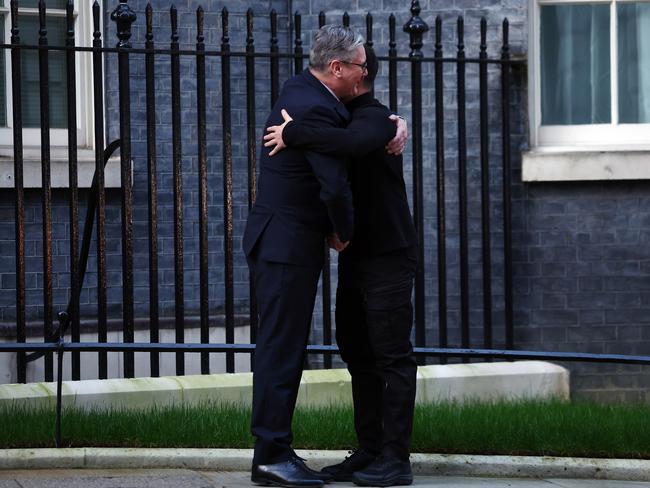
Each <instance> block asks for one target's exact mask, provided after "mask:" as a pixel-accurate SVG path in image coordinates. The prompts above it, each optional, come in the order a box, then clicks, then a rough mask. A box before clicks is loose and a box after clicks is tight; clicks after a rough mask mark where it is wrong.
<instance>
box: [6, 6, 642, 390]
mask: <svg viewBox="0 0 650 488" xmlns="http://www.w3.org/2000/svg"><path fill="white" fill-rule="evenodd" d="M129 3H130V5H131V7H132V8H133V9H134V10H135V11H136V13H137V14H138V21H137V22H136V24H134V27H133V38H132V40H133V43H134V45H135V46H141V45H142V44H143V41H144V32H143V29H144V8H145V5H146V2H145V1H143V0H137V1H131V2H129ZM226 3H227V6H228V9H229V11H230V12H231V20H230V40H231V44H232V49H233V50H235V51H241V50H243V48H244V41H245V17H244V12H245V10H246V9H247V8H248V6H249V4H250V5H252V7H253V9H254V13H255V46H256V48H257V49H258V50H259V51H265V50H267V49H268V44H269V21H268V12H269V11H270V9H271V8H275V9H276V11H277V12H278V14H279V19H278V20H279V22H278V26H279V30H280V34H279V44H280V49H281V50H282V51H286V50H288V49H291V48H292V39H290V35H289V25H288V18H287V12H288V3H289V2H283V1H279V0H268V1H264V2H246V1H243V0H237V1H228V2H225V1H209V2H207V3H204V7H205V9H206V43H207V48H208V49H219V46H220V42H221V20H220V12H221V9H222V7H223V6H224V4H226ZM420 3H421V6H422V13H421V16H422V18H423V19H424V20H425V21H426V22H427V23H428V24H429V26H430V28H431V30H430V31H429V32H428V33H427V34H426V35H425V38H424V47H423V52H424V54H425V56H432V55H433V43H434V35H433V26H434V22H435V17H436V15H440V16H441V18H442V21H443V35H442V39H443V47H444V51H445V56H446V57H450V56H453V55H454V54H455V51H456V35H455V29H456V19H457V17H458V16H459V15H463V16H464V17H465V30H466V33H465V49H466V53H467V56H468V57H470V58H474V57H477V55H478V45H479V37H478V36H479V22H480V18H481V17H482V16H485V17H486V18H487V20H488V53H489V55H490V57H496V56H498V55H499V54H500V47H501V33H500V26H501V21H502V20H503V18H504V17H508V19H509V21H510V41H511V52H512V54H513V55H515V56H519V55H525V53H526V44H527V23H528V19H527V2H525V1H523V0H490V1H485V0H482V1H478V0H455V1H454V2H441V1H439V0H428V1H422V2H420ZM198 5H199V3H198V2H196V1H194V0H192V1H189V2H182V3H177V7H179V24H180V26H181V30H180V41H181V43H182V47H186V48H193V47H194V42H195V35H196V32H195V28H194V25H195V20H194V11H195V9H196V7H197V6H198ZM168 6H169V4H168V3H167V2H162V1H156V2H154V8H155V10H156V15H155V18H154V28H155V36H156V37H155V40H156V44H157V46H159V47H160V46H167V43H168V42H169V36H170V30H169V25H168V22H169V13H168ZM112 7H113V4H106V5H105V10H106V12H105V14H106V18H105V25H106V35H107V39H106V42H107V44H110V45H112V44H114V43H115V41H116V39H115V34H114V26H113V24H112V22H111V21H110V20H109V19H108V14H109V13H110V10H111V9H112ZM407 8H408V2H402V4H398V3H397V2H387V1H380V0H357V1H354V2H350V1H339V0H329V1H321V0H310V1H296V0H294V1H293V2H292V9H293V10H299V11H300V12H301V13H303V19H302V27H303V36H302V39H303V45H304V47H305V52H307V51H308V46H309V43H310V39H311V36H312V34H313V32H314V31H315V29H316V28H317V25H318V20H317V15H318V13H319V11H321V10H324V11H326V13H327V19H328V21H329V22H338V21H339V20H340V18H341V15H342V14H343V12H344V10H347V11H348V12H349V13H350V18H351V24H352V25H353V26H356V27H359V28H360V29H361V30H362V31H363V32H365V15H366V13H367V12H368V11H371V12H372V14H373V16H374V35H373V40H374V43H375V49H376V50H377V52H378V54H379V55H380V56H381V55H385V54H386V53H387V47H388V16H389V15H390V13H392V12H394V13H395V15H396V19H397V36H398V52H399V54H400V55H407V54H408V52H409V47H408V36H407V35H406V34H405V33H404V32H402V26H403V25H404V23H405V22H406V21H407V20H408V19H409V17H410V13H409V12H408V11H407ZM290 66H291V65H290V63H289V61H288V60H284V61H282V62H281V80H284V79H286V78H287V76H288V74H289V73H290V71H291V69H292V68H291V67H290ZM194 69H195V68H194V62H193V60H192V59H190V58H185V59H184V60H183V62H182V74H183V75H182V88H183V95H182V99H181V104H182V107H183V112H182V119H183V175H184V176H183V199H184V204H185V208H184V216H185V221H184V247H185V254H184V258H185V305H186V314H187V315H188V316H192V315H196V314H197V313H198V306H199V304H198V223H197V218H198V217H197V216H198V181H197V158H196V153H197V147H196V133H197V127H196V111H195V106H196V99H195V94H194V90H195V71H194ZM256 70H257V71H256V75H257V76H256V90H257V96H256V104H257V113H256V122H257V123H256V127H257V134H258V138H259V137H260V136H261V133H262V129H263V125H264V120H265V119H266V115H267V113H268V109H269V105H270V93H269V82H268V79H269V76H268V61H266V60H260V61H259V62H258V63H257V67H256ZM169 71H170V65H169V60H168V58H167V57H166V56H160V57H158V59H157V62H156V73H157V81H156V90H157V98H156V103H157V113H158V116H157V117H158V118H157V151H158V159H157V165H158V173H159V174H158V188H159V195H158V198H159V207H158V210H159V237H158V245H159V263H160V279H159V283H160V307H161V312H162V313H163V314H164V315H166V316H173V307H174V272H173V226H172V224H173V206H172V164H171V101H170V81H169V80H170V79H169ZM207 73H208V80H207V87H208V94H209V97H208V186H209V222H210V224H209V248H210V252H209V255H210V258H209V259H210V306H211V314H212V315H214V316H219V315H220V314H222V313H223V303H224V286H223V281H224V277H223V253H222V247H223V226H222V218H223V205H222V145H221V140H222V132H221V131H222V127H221V105H222V102H221V79H220V78H221V74H220V62H219V60H218V59H216V58H212V59H209V60H208V62H207ZM131 74H132V76H131V83H132V85H131V86H132V127H133V132H132V139H133V160H134V198H135V200H134V204H135V208H134V231H135V275H134V279H135V285H136V314H137V315H138V317H146V316H147V314H148V310H149V304H148V274H147V266H148V245H147V203H146V202H147V200H146V199H147V181H146V159H145V155H146V126H145V98H144V63H143V58H142V55H133V57H132V63H131ZM455 76H456V74H455V65H453V64H446V65H445V68H444V80H445V89H444V93H443V95H444V97H443V98H444V104H445V112H444V113H445V115H444V124H445V185H446V212H447V213H446V220H445V223H446V229H447V240H446V243H447V276H448V305H449V314H448V321H449V338H450V340H449V344H450V346H452V347H455V346H459V345H460V333H459V327H458V322H459V316H460V312H459V308H460V303H459V302H460V292H459V275H460V272H459V259H460V258H459V253H458V246H459V235H458V228H459V224H458V198H457V194H458V170H457V168H458V152H457V144H458V141H457V128H456V125H455V122H456V120H457V109H456V90H455ZM467 79H468V85H467V123H468V127H467V133H468V177H469V180H468V188H469V195H470V201H469V205H468V210H469V216H470V220H469V232H470V255H469V262H470V270H471V282H470V293H471V300H470V317H471V339H472V340H471V344H472V346H482V345H483V342H482V341H483V339H482V337H483V336H482V327H483V323H482V322H483V317H482V310H483V308H482V307H483V305H482V304H483V298H482V292H481V290H482V288H481V280H482V269H481V266H482V260H481V200H480V178H481V173H480V163H479V135H478V134H479V98H478V71H477V67H476V65H468V67H467ZM232 90H233V92H232V99H231V102H232V107H233V111H232V120H233V162H234V201H235V206H234V218H235V222H234V230H235V242H234V249H235V304H236V310H237V312H238V313H243V314H246V313H247V310H248V271H247V268H246V265H245V260H244V258H243V255H242V253H241V250H240V248H241V234H242V232H243V228H244V225H245V219H246V215H247V203H246V198H247V197H246V185H247V183H246V178H247V175H246V168H247V162H246V108H245V78H244V63H243V60H242V59H233V61H232ZM422 90H423V91H422V98H423V104H424V107H423V113H424V125H423V127H422V133H423V142H424V182H423V183H424V231H425V281H426V323H427V342H428V344H429V345H437V343H438V342H437V341H438V328H437V323H438V296H437V272H438V269H437V246H436V242H437V216H436V189H437V188H436V187H437V185H436V170H435V158H436V146H435V131H436V123H435V118H434V116H433V114H434V112H435V98H434V96H435V90H434V87H433V64H431V63H426V64H425V65H424V67H423V86H422ZM117 94H118V92H117V71H116V62H115V58H114V57H113V56H109V58H108V59H107V63H106V102H107V108H106V121H107V131H108V135H109V137H108V140H112V139H114V138H117V137H118V134H119V127H118V120H119V119H118V114H119V112H118V106H117V104H116V101H117ZM376 95H377V97H378V98H379V99H380V100H382V101H384V102H386V103H387V102H388V83H387V66H385V65H382V67H381V71H380V75H379V77H378V79H377V84H376ZM489 97H490V99H489V139H490V189H491V202H492V203H491V225H492V236H491V237H492V238H491V245H492V249H493V260H492V266H491V270H492V274H493V284H492V286H493V293H494V299H493V307H494V314H493V321H494V324H495V326H494V327H495V329H494V346H495V347H501V346H503V342H504V341H503V337H504V330H503V237H502V215H503V212H502V207H501V204H502V201H501V185H502V178H501V147H502V143H501V118H500V117H501V106H500V85H499V70H498V67H497V66H490V68H489ZM511 97H512V99H511V102H512V104H511V107H510V115H511V120H512V125H511V136H512V154H513V170H514V173H513V182H514V187H513V225H514V229H513V244H514V249H513V256H514V274H515V303H514V305H515V344H516V346H517V348H520V349H535V350H549V351H584V352H616V353H626V354H648V352H649V349H650V347H649V345H650V343H649V342H648V337H649V335H648V333H646V332H645V329H646V327H645V326H646V325H647V323H648V322H649V321H650V319H649V318H648V317H650V313H648V312H650V278H648V271H650V264H649V263H650V255H649V251H648V250H647V246H646V243H647V242H648V234H649V231H650V214H649V213H648V211H647V210H646V208H647V204H648V203H649V202H650V199H649V197H648V195H649V194H650V192H649V191H648V190H649V189H650V186H649V185H648V184H647V183H645V182H630V183H621V182H618V183H617V182H602V183H543V184H540V183H538V184H522V183H521V171H520V165H521V163H520V160H521V151H523V150H526V149H527V135H526V134H527V94H526V76H525V70H524V69H519V70H515V72H514V73H513V87H512V89H511ZM398 110H399V112H400V113H403V114H404V115H405V116H406V117H407V118H410V114H411V80H410V71H409V66H408V63H403V64H401V65H400V71H399V91H398ZM411 129H413V127H411ZM409 151H410V148H409V149H408V151H407V153H406V154H405V173H406V174H405V176H406V180H407V185H408V187H409V192H410V191H411V186H412V185H411V182H412V171H411V153H410V152H409ZM65 199H66V192H65V191H62V190H58V191H55V203H54V239H55V246H54V253H55V260H54V271H55V280H54V286H55V303H56V307H55V308H56V310H59V309H60V308H63V306H64V305H65V303H66V301H67V287H68V285H69V278H68V276H67V274H66V270H67V269H68V266H69V258H68V257H67V254H68V243H67V236H68V232H69V229H68V225H69V224H68V221H67V209H66V207H65V205H66V200H65ZM119 199H120V195H119V192H118V191H117V190H110V191H109V193H108V199H107V201H108V206H107V220H108V226H107V252H108V268H109V275H108V281H109V302H110V306H109V309H110V315H111V317H115V318H119V316H120V313H121V271H120V270H121V258H120V254H121V247H120V246H121V243H120V213H119ZM12 202H13V196H12V192H10V191H7V190H4V191H2V192H0V216H1V220H0V230H1V233H0V274H1V277H2V280H1V285H0V286H1V289H0V313H1V314H2V315H1V319H2V321H4V322H5V323H11V322H12V321H13V320H14V319H15V308H14V307H13V303H14V296H15V292H14V290H13V287H14V279H15V277H14V275H13V268H14V245H13V232H14V230H13V203H12ZM27 202H28V205H27V213H26V222H27V235H28V242H27V246H26V249H27V287H28V291H27V297H28V317H29V319H30V320H34V321H37V320H38V318H39V317H40V316H42V307H40V306H39V303H40V302H41V301H42V291H41V288H42V280H43V277H42V273H41V272H40V270H41V262H42V258H41V257H40V256H42V246H41V245H40V241H41V239H40V224H39V222H40V219H41V214H40V207H39V202H40V199H39V193H38V192H37V191H29V192H28V194H27ZM82 215H83V212H82ZM332 258H333V264H332V266H333V286H335V283H336V273H335V266H336V256H334V255H332ZM95 267H96V262H95V259H94V258H93V257H91V260H90V263H89V273H88V275H87V278H86V286H85V287H84V291H83V293H82V306H83V310H84V317H86V318H89V319H90V318H92V317H93V316H94V314H95V311H96V305H95V302H96V292H97V290H96V274H95ZM321 322H322V305H321V303H320V302H319V303H317V305H316V309H315V320H314V332H313V340H314V341H316V342H318V341H320V338H321V336H322V332H321V325H320V324H321ZM313 362H314V363H318V359H314V360H313ZM568 366H569V367H570V368H571V369H572V372H573V376H572V382H573V384H572V388H573V391H575V392H578V393H579V394H583V395H589V396H592V397H595V398H598V399H602V400H611V399H621V398H625V399H635V400H645V390H646V388H645V385H646V383H647V382H648V375H647V374H646V373H645V372H644V371H645V370H644V369H642V368H641V367H613V366H606V365H602V366H594V365H568Z"/></svg>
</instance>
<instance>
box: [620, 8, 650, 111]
mask: <svg viewBox="0 0 650 488" xmlns="http://www.w3.org/2000/svg"><path fill="white" fill-rule="evenodd" d="M617 15H618V106H619V108H618V110H619V122H621V123H650V3H647V2H646V3H641V2H639V3H620V4H618V7H617Z"/></svg>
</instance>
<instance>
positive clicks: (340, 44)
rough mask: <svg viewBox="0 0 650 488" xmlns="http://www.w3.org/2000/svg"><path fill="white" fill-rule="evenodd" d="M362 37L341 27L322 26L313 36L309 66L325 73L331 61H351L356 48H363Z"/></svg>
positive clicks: (347, 28)
mask: <svg viewBox="0 0 650 488" xmlns="http://www.w3.org/2000/svg"><path fill="white" fill-rule="evenodd" d="M363 43H364V39H363V36H362V35H361V34H359V33H357V32H356V31H354V30H352V29H350V28H349V27H345V26H343V25H333V24H328V25H324V26H323V27H321V28H320V29H318V31H317V32H316V34H315V35H314V42H313V43H312V47H311V50H310V51H309V66H311V67H312V68H314V69H315V70H317V71H325V69H326V68H327V66H329V64H330V61H332V60H333V59H340V60H341V61H351V60H352V58H353V57H354V51H355V50H356V48H357V47H359V46H363Z"/></svg>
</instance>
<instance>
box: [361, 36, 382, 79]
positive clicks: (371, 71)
mask: <svg viewBox="0 0 650 488" xmlns="http://www.w3.org/2000/svg"><path fill="white" fill-rule="evenodd" d="M363 47H364V49H365V50H366V64H367V65H368V71H367V73H366V76H364V78H363V83H364V84H365V85H366V87H367V88H372V85H373V83H374V82H375V78H376V77H377V71H379V61H377V55H376V54H375V50H374V49H373V48H372V47H371V46H369V45H368V44H364V45H363Z"/></svg>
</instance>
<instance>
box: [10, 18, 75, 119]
mask: <svg viewBox="0 0 650 488" xmlns="http://www.w3.org/2000/svg"><path fill="white" fill-rule="evenodd" d="M19 27H20V42H21V44H29V45H35V44H38V17H37V16H35V15H24V16H22V17H21V19H20V23H19ZM65 33H66V20H65V18H62V17H48V18H47V40H48V44H49V45H51V46H63V45H64V44H65ZM21 60H22V67H21V73H22V104H23V126H24V127H40V126H41V116H40V113H41V108H40V96H39V94H40V85H39V75H38V51H36V50H31V49H29V50H27V49H26V50H24V51H21ZM48 83H49V93H50V127H52V128H65V127H66V126H67V122H68V116H67V113H68V112H67V105H68V104H67V100H68V97H67V88H66V86H67V85H66V72H65V53H64V52H63V51H50V52H49V80H48Z"/></svg>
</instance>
